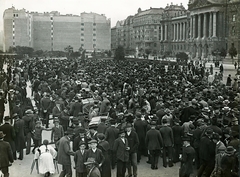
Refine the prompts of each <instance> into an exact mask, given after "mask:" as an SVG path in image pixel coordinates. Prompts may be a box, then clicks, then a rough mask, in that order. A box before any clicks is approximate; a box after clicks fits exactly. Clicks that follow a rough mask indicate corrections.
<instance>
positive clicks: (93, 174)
mask: <svg viewBox="0 0 240 177" xmlns="http://www.w3.org/2000/svg"><path fill="white" fill-rule="evenodd" d="M84 165H85V166H86V168H87V173H88V175H87V176H88V177H101V172H100V170H99V168H98V167H97V166H98V165H97V164H96V162H95V160H94V159H93V158H88V159H87V161H86V162H84Z"/></svg>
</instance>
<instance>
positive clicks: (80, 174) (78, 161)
mask: <svg viewBox="0 0 240 177" xmlns="http://www.w3.org/2000/svg"><path fill="white" fill-rule="evenodd" d="M78 146H79V150H77V151H76V153H75V155H74V162H75V169H76V177H87V169H86V166H85V165H84V163H85V162H86V161H87V150H86V149H85V148H86V144H85V142H83V141H81V142H80V143H79V144H78Z"/></svg>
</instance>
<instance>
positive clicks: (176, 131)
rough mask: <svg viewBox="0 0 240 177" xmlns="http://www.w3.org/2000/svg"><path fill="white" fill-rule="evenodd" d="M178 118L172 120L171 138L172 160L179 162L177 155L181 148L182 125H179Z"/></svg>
mask: <svg viewBox="0 0 240 177" xmlns="http://www.w3.org/2000/svg"><path fill="white" fill-rule="evenodd" d="M179 123H180V120H179V119H178V118H176V119H174V120H173V124H174V125H173V127H172V131H173V140H174V147H173V149H174V151H173V162H174V163H176V162H179V155H180V152H181V148H182V136H183V127H182V126H180V125H179Z"/></svg>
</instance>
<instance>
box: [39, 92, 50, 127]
mask: <svg viewBox="0 0 240 177" xmlns="http://www.w3.org/2000/svg"><path fill="white" fill-rule="evenodd" d="M40 109H41V113H42V117H43V124H46V128H48V125H49V114H50V112H51V111H52V101H51V100H50V98H49V94H48V93H46V92H45V93H44V94H43V98H42V99H41V101H40Z"/></svg>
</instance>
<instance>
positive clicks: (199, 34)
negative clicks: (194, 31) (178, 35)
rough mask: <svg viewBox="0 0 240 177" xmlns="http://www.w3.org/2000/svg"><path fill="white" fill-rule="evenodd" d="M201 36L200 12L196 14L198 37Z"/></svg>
mask: <svg viewBox="0 0 240 177" xmlns="http://www.w3.org/2000/svg"><path fill="white" fill-rule="evenodd" d="M200 38H201V14H198V39H200Z"/></svg>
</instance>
